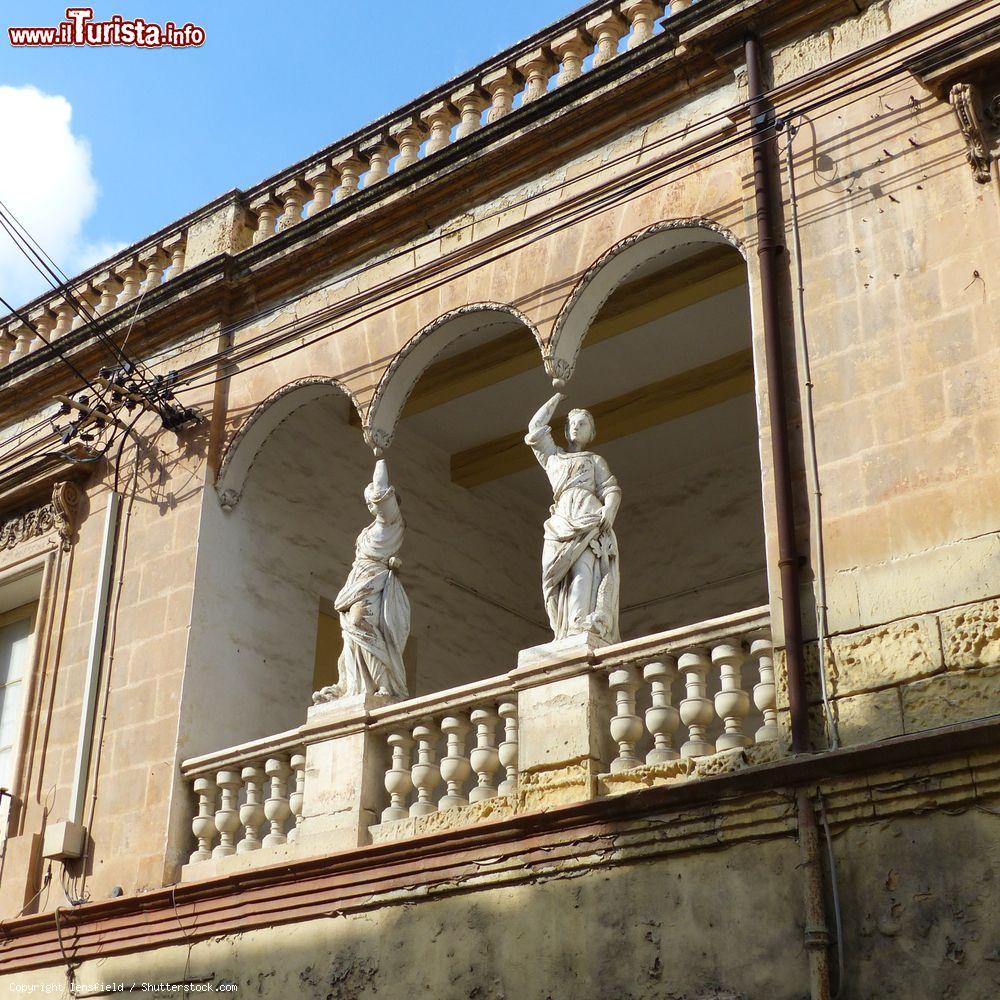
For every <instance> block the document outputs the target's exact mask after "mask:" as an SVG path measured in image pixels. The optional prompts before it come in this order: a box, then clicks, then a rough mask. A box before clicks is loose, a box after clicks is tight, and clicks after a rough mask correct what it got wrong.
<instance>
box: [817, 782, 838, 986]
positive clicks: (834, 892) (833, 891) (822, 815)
mask: <svg viewBox="0 0 1000 1000" xmlns="http://www.w3.org/2000/svg"><path fill="white" fill-rule="evenodd" d="M816 794H817V798H818V799H819V821H820V823H821V824H822V826H823V834H824V837H825V839H826V856H827V863H828V866H829V869H830V896H831V897H832V901H833V920H834V926H835V927H836V932H837V988H836V989H835V990H834V991H833V995H832V996H831V998H830V1000H837V998H838V997H839V996H840V992H841V990H842V989H843V988H844V920H843V916H842V914H841V910H840V885H839V882H838V880H837V859H836V857H835V856H834V853H833V837H831V836H830V824H829V823H828V822H827V818H826V803H825V802H824V801H823V793H822V792H820V791H818V790H817V793H816Z"/></svg>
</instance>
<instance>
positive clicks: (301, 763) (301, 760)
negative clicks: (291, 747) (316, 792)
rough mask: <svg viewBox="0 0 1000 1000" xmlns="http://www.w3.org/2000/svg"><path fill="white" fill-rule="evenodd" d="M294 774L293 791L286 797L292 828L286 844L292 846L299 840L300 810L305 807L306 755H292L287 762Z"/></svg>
mask: <svg viewBox="0 0 1000 1000" xmlns="http://www.w3.org/2000/svg"><path fill="white" fill-rule="evenodd" d="M289 763H290V764H291V765H292V771H293V772H294V774H295V790H294V791H293V792H292V794H291V795H289V796H288V810H289V812H291V814H292V828H291V829H290V830H289V831H288V843H289V844H294V843H295V842H296V841H297V840H298V839H299V833H300V827H301V826H302V809H303V806H304V805H305V793H306V755H305V754H304V753H296V754H292V759H291V761H290V762H289Z"/></svg>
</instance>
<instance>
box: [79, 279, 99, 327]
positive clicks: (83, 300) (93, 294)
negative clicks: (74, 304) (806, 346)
mask: <svg viewBox="0 0 1000 1000" xmlns="http://www.w3.org/2000/svg"><path fill="white" fill-rule="evenodd" d="M74 294H75V295H76V298H77V301H78V302H79V303H80V312H79V313H77V315H76V317H75V318H74V320H73V329H76V328H77V327H81V326H84V325H86V324H88V323H89V322H90V321H91V319H92V318H93V317H94V316H96V315H97V305H98V303H99V302H100V301H101V293H100V292H99V291H98V290H97V289H96V288H95V287H94V284H93V283H92V282H90V281H88V282H87V284H85V285H84V286H83V287H82V288H78V289H77V290H76V291H75V292H74Z"/></svg>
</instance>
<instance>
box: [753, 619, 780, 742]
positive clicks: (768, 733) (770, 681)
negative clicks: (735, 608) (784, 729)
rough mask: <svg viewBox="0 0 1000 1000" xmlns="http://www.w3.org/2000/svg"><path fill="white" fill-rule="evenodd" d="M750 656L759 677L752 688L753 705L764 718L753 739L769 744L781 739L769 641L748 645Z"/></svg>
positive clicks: (759, 641) (772, 657)
mask: <svg viewBox="0 0 1000 1000" xmlns="http://www.w3.org/2000/svg"><path fill="white" fill-rule="evenodd" d="M750 655H751V656H752V657H753V658H754V659H755V660H756V661H757V673H758V675H759V676H760V683H759V684H755V685H754V686H753V703H754V704H755V705H756V706H757V708H758V709H759V711H760V713H761V715H763V716H764V725H762V726H761V727H760V729H758V730H757V732H756V734H755V735H754V738H755V739H756V741H757V742H758V743H770V742H771V741H773V740H777V739H779V738H780V737H781V728H780V727H779V725H778V707H777V700H776V691H775V686H774V650H773V648H772V646H771V640H770V639H768V638H760V639H754V641H753V642H752V643H751V644H750Z"/></svg>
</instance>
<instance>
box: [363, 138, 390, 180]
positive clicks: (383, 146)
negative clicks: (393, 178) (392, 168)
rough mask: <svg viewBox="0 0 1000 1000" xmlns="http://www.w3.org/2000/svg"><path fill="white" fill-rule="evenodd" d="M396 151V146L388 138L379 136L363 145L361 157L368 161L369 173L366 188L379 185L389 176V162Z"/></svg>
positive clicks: (366, 178)
mask: <svg viewBox="0 0 1000 1000" xmlns="http://www.w3.org/2000/svg"><path fill="white" fill-rule="evenodd" d="M395 150H396V144H395V143H394V142H391V141H390V140H389V139H388V138H387V137H386V136H384V135H378V136H375V138H374V139H367V140H365V141H364V142H363V143H361V155H362V156H364V157H366V158H367V160H368V173H367V174H365V187H366V188H368V187H371V186H372V185H373V184H378V182H379V181H381V180H384V179H385V178H386V177H388V176H389V161H390V160H391V159H392V157H393V153H394V152H395Z"/></svg>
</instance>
